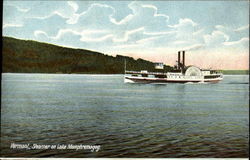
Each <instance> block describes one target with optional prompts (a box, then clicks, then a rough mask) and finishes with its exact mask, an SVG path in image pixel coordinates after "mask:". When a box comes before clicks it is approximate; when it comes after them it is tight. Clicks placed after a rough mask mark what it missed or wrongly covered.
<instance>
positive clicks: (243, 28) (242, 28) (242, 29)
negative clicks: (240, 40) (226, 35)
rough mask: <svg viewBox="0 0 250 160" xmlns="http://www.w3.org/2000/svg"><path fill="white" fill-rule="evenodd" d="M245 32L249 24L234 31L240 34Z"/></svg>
mask: <svg viewBox="0 0 250 160" xmlns="http://www.w3.org/2000/svg"><path fill="white" fill-rule="evenodd" d="M245 30H249V24H248V25H245V26H241V27H239V28H236V29H234V31H235V32H241V31H245Z"/></svg>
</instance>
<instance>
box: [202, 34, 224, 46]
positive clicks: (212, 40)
mask: <svg viewBox="0 0 250 160" xmlns="http://www.w3.org/2000/svg"><path fill="white" fill-rule="evenodd" d="M228 40H229V36H228V35H226V34H225V33H223V32H221V31H213V32H212V33H211V34H207V35H204V41H205V43H206V45H208V46H211V47H214V46H218V45H221V44H222V43H224V42H226V41H228Z"/></svg>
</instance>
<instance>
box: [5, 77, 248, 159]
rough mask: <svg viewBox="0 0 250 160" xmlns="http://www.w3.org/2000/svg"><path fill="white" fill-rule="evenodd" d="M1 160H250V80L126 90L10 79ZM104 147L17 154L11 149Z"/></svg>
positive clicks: (71, 81)
mask: <svg viewBox="0 0 250 160" xmlns="http://www.w3.org/2000/svg"><path fill="white" fill-rule="evenodd" d="M2 76H3V78H2V100H1V101H2V113H1V143H2V144H1V156H3V157H5V156H8V157H166V158H167V157H249V151H248V148H249V145H248V138H249V128H248V125H249V118H248V115H249V109H248V107H249V104H248V99H249V92H248V85H249V84H248V76H225V79H224V81H222V82H221V83H218V84H166V85H158V84H157V85H156V84H155V85H154V84H124V83H123V77H122V75H94V76H93V75H55V74H3V75H2ZM14 142H15V143H30V144H34V143H36V144H75V145H77V144H84V145H101V150H100V151H99V152H90V151H89V150H77V151H76V150H14V149H10V144H11V143H14Z"/></svg>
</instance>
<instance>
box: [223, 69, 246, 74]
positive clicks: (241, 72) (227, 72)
mask: <svg viewBox="0 0 250 160" xmlns="http://www.w3.org/2000/svg"><path fill="white" fill-rule="evenodd" d="M222 73H223V74H225V75H243V74H249V70H222Z"/></svg>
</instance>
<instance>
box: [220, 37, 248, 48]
mask: <svg viewBox="0 0 250 160" xmlns="http://www.w3.org/2000/svg"><path fill="white" fill-rule="evenodd" d="M223 44H224V45H226V46H232V45H240V44H247V45H248V44H249V37H244V38H241V39H240V40H238V41H231V42H224V43H223Z"/></svg>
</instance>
